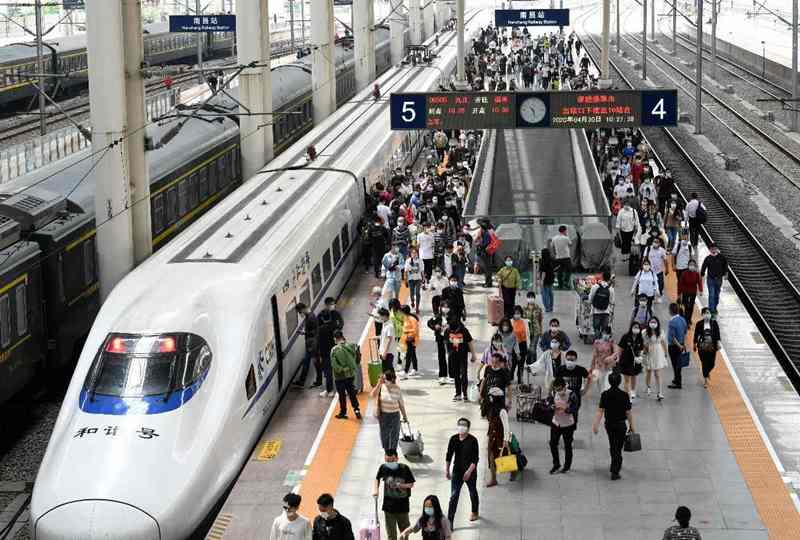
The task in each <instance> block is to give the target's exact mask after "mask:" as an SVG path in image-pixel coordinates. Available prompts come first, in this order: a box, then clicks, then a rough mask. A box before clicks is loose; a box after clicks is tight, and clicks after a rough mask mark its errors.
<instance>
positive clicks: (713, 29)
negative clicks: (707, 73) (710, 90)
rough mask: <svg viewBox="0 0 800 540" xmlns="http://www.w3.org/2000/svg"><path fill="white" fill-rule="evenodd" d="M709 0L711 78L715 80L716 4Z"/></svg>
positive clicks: (716, 0)
mask: <svg viewBox="0 0 800 540" xmlns="http://www.w3.org/2000/svg"><path fill="white" fill-rule="evenodd" d="M718 1H719V0H711V77H712V78H714V79H716V78H717V2H718Z"/></svg>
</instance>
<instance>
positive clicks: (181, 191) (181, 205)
mask: <svg viewBox="0 0 800 540" xmlns="http://www.w3.org/2000/svg"><path fill="white" fill-rule="evenodd" d="M188 210H189V180H188V179H184V180H181V181H180V183H178V215H179V216H181V217H183V216H184V215H185V214H186V212H187V211H188Z"/></svg>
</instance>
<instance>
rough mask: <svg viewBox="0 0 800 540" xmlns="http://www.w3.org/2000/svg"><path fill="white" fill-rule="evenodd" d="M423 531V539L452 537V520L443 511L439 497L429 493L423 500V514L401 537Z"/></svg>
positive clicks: (438, 539)
mask: <svg viewBox="0 0 800 540" xmlns="http://www.w3.org/2000/svg"><path fill="white" fill-rule="evenodd" d="M418 532H422V540H448V539H450V538H452V531H451V529H450V521H449V520H448V519H447V518H446V517H445V516H444V514H443V513H442V507H441V505H440V504H439V498H438V497H437V496H436V495H428V496H427V497H425V500H424V501H423V502H422V515H421V516H420V518H419V519H418V520H417V522H416V523H414V525H412V526H411V527H409V528H408V529H406V530H405V531H403V533H402V534H401V535H400V538H408V537H409V536H411V535H412V534H413V533H418Z"/></svg>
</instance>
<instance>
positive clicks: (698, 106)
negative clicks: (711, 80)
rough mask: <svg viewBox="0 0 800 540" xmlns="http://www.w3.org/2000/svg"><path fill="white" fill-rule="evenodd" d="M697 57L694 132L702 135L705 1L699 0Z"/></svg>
mask: <svg viewBox="0 0 800 540" xmlns="http://www.w3.org/2000/svg"><path fill="white" fill-rule="evenodd" d="M696 39H697V41H696V42H695V43H696V44H697V57H696V58H695V61H694V62H695V66H696V69H697V73H695V82H696V84H695V93H694V101H695V112H694V115H695V118H694V133H695V135H700V134H701V133H702V132H703V2H702V1H700V2H697V38H696Z"/></svg>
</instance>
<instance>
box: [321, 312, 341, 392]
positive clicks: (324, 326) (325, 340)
mask: <svg viewBox="0 0 800 540" xmlns="http://www.w3.org/2000/svg"><path fill="white" fill-rule="evenodd" d="M317 322H318V323H319V356H320V365H321V366H322V373H323V374H324V375H325V391H324V392H322V393H321V394H320V395H321V396H322V397H333V395H334V392H333V372H332V371H331V349H333V346H334V345H336V343H334V340H333V334H334V333H335V332H336V331H338V330H341V329H342V328H344V320H343V319H342V316H341V315H340V314H339V312H338V311H336V300H335V299H334V298H333V297H331V296H329V297H327V298H326V299H325V305H324V307H323V308H322V311H320V312H319V315H317ZM317 377H319V375H317ZM317 380H318V381H320V382H322V381H321V379H317Z"/></svg>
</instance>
